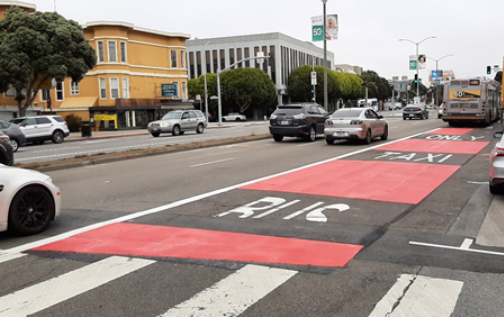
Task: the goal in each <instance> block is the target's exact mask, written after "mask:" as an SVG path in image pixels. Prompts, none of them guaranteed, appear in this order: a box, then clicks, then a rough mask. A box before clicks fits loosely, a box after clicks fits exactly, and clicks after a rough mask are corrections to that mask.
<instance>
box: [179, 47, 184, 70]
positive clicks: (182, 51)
mask: <svg viewBox="0 0 504 325" xmlns="http://www.w3.org/2000/svg"><path fill="white" fill-rule="evenodd" d="M180 67H181V68H185V52H184V50H181V51H180Z"/></svg>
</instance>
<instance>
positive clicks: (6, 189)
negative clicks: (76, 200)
mask: <svg viewBox="0 0 504 325" xmlns="http://www.w3.org/2000/svg"><path fill="white" fill-rule="evenodd" d="M60 213H61V194H60V190H59V188H58V187H57V186H56V185H54V184H53V182H52V180H51V178H50V177H49V176H47V175H44V174H42V173H39V172H37V171H33V170H28V169H22V168H15V167H9V166H5V165H0V231H5V230H8V231H9V232H11V233H13V234H16V235H21V236H28V235H34V234H37V233H39V232H42V231H44V230H45V229H46V228H47V227H48V226H49V224H50V223H51V221H52V220H54V218H56V217H58V216H59V215H60Z"/></svg>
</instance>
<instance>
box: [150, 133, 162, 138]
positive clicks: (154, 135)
mask: <svg viewBox="0 0 504 325" xmlns="http://www.w3.org/2000/svg"><path fill="white" fill-rule="evenodd" d="M151 134H152V136H153V137H154V138H157V137H159V134H160V133H151Z"/></svg>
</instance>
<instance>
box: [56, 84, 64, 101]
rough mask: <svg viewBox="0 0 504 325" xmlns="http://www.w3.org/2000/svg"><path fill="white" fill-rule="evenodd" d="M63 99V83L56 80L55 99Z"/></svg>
mask: <svg viewBox="0 0 504 325" xmlns="http://www.w3.org/2000/svg"><path fill="white" fill-rule="evenodd" d="M64 99H65V92H64V89H63V83H62V82H58V83H56V100H57V101H58V102H61V101H62V100H64Z"/></svg>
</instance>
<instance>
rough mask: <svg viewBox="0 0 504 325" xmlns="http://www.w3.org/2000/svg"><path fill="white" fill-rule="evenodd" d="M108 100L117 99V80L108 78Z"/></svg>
mask: <svg viewBox="0 0 504 325" xmlns="http://www.w3.org/2000/svg"><path fill="white" fill-rule="evenodd" d="M110 98H112V99H118V98H119V78H110Z"/></svg>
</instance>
